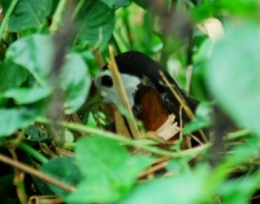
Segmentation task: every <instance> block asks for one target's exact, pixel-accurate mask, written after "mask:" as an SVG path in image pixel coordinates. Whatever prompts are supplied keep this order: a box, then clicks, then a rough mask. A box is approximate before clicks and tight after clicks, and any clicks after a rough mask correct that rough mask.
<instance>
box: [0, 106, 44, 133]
mask: <svg viewBox="0 0 260 204" xmlns="http://www.w3.org/2000/svg"><path fill="white" fill-rule="evenodd" d="M35 106H38V105H35ZM35 106H31V107H30V108H28V107H19V108H13V109H3V108H2V109H0V136H8V135H10V134H12V133H13V132H14V131H15V130H17V129H19V128H25V127H27V126H29V125H30V123H32V122H33V121H34V119H35V118H36V117H37V116H40V115H41V114H42V112H41V111H40V110H39V108H40V107H38V108H36V107H35Z"/></svg>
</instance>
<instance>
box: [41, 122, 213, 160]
mask: <svg viewBox="0 0 260 204" xmlns="http://www.w3.org/2000/svg"><path fill="white" fill-rule="evenodd" d="M37 122H39V123H43V124H49V123H50V121H49V120H47V119H45V118H38V119H37ZM60 124H61V125H62V126H63V127H65V128H68V129H70V130H75V131H79V132H85V133H88V134H93V135H95V136H99V137H105V138H110V139H113V140H116V141H118V142H121V143H123V144H125V145H129V146H132V147H135V148H137V149H143V150H145V151H148V152H152V153H154V154H156V155H161V156H168V157H170V158H180V157H185V156H190V157H195V156H196V155H197V154H199V153H200V152H203V151H205V150H206V149H208V148H209V147H210V144H209V143H207V144H205V145H201V146H199V147H196V148H193V149H188V150H184V151H180V152H171V151H166V150H162V149H159V148H156V147H153V146H149V144H147V141H149V140H145V139H139V140H131V139H127V138H125V137H123V136H121V135H118V134H114V133H111V132H105V131H102V130H98V129H94V128H91V127H87V126H85V125H81V124H75V123H69V122H60Z"/></svg>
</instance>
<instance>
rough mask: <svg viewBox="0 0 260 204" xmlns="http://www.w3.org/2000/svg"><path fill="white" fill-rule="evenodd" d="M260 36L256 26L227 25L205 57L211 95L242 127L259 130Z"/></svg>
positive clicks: (257, 131)
mask: <svg viewBox="0 0 260 204" xmlns="http://www.w3.org/2000/svg"><path fill="white" fill-rule="evenodd" d="M259 38H260V34H259V30H258V25H257V24H248V25H244V26H240V27H232V26H231V27H230V28H229V29H228V31H227V32H226V35H225V37H224V38H223V39H222V40H221V41H219V42H217V43H216V45H215V46H214V48H213V52H212V57H211V58H210V59H209V60H208V64H207V65H208V66H207V69H206V80H207V83H208V85H209V88H210V90H211V92H212V94H213V95H214V96H215V97H216V100H217V101H218V102H219V104H220V105H221V107H222V108H223V109H224V110H225V111H226V112H227V113H228V114H229V115H230V117H231V118H232V119H233V120H234V121H236V122H237V124H239V125H241V126H246V127H249V128H252V130H253V131H255V132H256V133H260V125H259V124H260V106H259V104H260V91H259V90H260V80H259V74H260V66H259V64H260V58H259V52H260V41H259V40H257V39H259Z"/></svg>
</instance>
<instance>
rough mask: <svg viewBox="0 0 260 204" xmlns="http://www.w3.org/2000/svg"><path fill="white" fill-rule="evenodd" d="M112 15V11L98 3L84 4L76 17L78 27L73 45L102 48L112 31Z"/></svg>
mask: <svg viewBox="0 0 260 204" xmlns="http://www.w3.org/2000/svg"><path fill="white" fill-rule="evenodd" d="M114 13H115V11H114V10H113V9H110V8H109V7H108V6H107V5H106V4H104V3H102V2H100V1H92V3H91V4H87V3H86V4H84V6H83V8H82V9H81V11H80V13H79V15H78V24H79V26H80V27H79V29H78V32H77V33H76V37H75V43H77V44H89V45H91V46H95V47H104V45H105V44H107V42H108V40H109V39H110V37H111V35H112V31H113V29H114Z"/></svg>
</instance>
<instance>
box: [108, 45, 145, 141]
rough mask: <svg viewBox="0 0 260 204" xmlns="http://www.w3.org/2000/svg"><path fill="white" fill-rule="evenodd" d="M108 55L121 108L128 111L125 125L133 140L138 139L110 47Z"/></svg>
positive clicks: (135, 125) (136, 127)
mask: <svg viewBox="0 0 260 204" xmlns="http://www.w3.org/2000/svg"><path fill="white" fill-rule="evenodd" d="M109 54H110V62H109V63H108V67H109V69H110V71H111V75H112V78H113V81H114V84H115V87H116V90H117V93H118V95H119V98H120V101H121V103H122V105H123V107H124V108H125V109H126V110H127V111H128V113H129V117H127V118H126V119H127V123H128V125H129V128H130V131H131V134H132V136H133V138H134V139H138V138H140V137H141V136H140V132H139V130H138V126H137V124H136V122H135V120H134V114H133V112H132V108H131V106H130V104H129V101H128V98H127V95H126V92H125V89H124V85H123V82H122V79H121V78H120V75H119V72H118V67H117V64H116V61H115V58H114V52H113V48H112V47H111V46H110V47H109Z"/></svg>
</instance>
